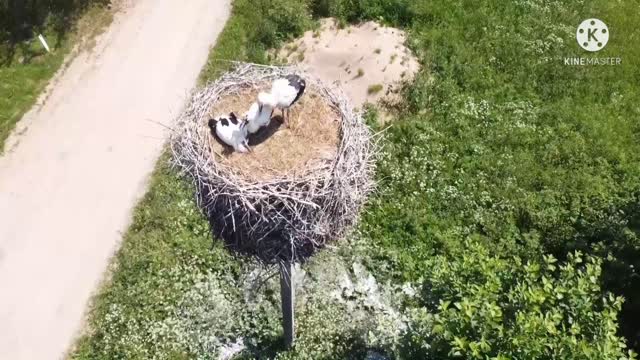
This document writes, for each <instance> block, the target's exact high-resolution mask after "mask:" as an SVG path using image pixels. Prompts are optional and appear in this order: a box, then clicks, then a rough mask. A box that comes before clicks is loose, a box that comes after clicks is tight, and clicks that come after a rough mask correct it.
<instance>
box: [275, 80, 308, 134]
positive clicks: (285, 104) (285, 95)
mask: <svg viewBox="0 0 640 360" xmlns="http://www.w3.org/2000/svg"><path fill="white" fill-rule="evenodd" d="M306 87H307V83H306V81H305V80H304V79H303V78H301V77H300V76H298V75H287V76H286V77H284V78H280V79H277V80H275V81H274V82H273V84H272V85H271V95H272V96H273V98H272V99H271V100H273V101H275V104H274V105H275V107H276V108H278V109H280V110H281V111H282V118H283V120H284V123H285V124H286V125H287V127H289V110H290V108H291V107H292V106H293V105H294V104H295V103H296V102H297V101H298V100H299V99H300V97H302V95H303V94H304V89H305V88H306Z"/></svg>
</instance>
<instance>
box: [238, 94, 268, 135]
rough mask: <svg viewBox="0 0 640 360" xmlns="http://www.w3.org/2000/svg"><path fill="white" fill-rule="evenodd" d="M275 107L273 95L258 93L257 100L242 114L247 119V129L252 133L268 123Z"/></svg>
mask: <svg viewBox="0 0 640 360" xmlns="http://www.w3.org/2000/svg"><path fill="white" fill-rule="evenodd" d="M275 107H276V101H275V97H274V96H273V95H271V94H269V93H264V92H261V93H260V94H258V101H257V102H254V103H253V104H252V105H251V107H250V108H249V111H247V112H246V113H245V114H244V118H245V119H246V121H247V130H248V131H249V133H250V134H253V133H255V132H257V131H258V130H260V128H261V127H263V126H267V125H269V123H270V122H271V116H272V115H273V109H274V108H275Z"/></svg>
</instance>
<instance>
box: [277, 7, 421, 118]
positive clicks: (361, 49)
mask: <svg viewBox="0 0 640 360" xmlns="http://www.w3.org/2000/svg"><path fill="white" fill-rule="evenodd" d="M404 43H405V34H404V32H403V31H401V30H398V29H395V28H391V27H385V26H382V25H380V24H378V23H376V22H373V21H369V22H366V23H363V24H360V25H354V26H348V27H345V28H343V29H339V27H338V25H337V23H336V21H335V20H333V19H323V20H321V26H320V28H319V29H317V30H315V31H307V32H306V33H305V34H304V36H302V38H300V39H297V40H295V41H293V42H291V43H289V44H287V45H286V46H284V47H283V48H282V49H281V50H280V51H279V53H278V57H279V58H281V59H284V60H286V61H287V62H289V63H298V64H300V65H302V66H303V67H304V68H306V69H307V70H308V71H309V72H311V73H313V74H315V75H316V76H318V77H319V78H320V79H321V80H323V81H324V82H326V83H333V82H337V83H338V84H339V85H340V86H341V87H342V88H343V89H344V90H345V92H346V93H347V95H349V97H350V98H351V100H352V102H353V104H354V106H356V107H361V106H362V105H363V104H364V103H366V102H370V103H375V102H377V101H378V100H380V99H381V98H382V97H385V96H390V97H393V94H394V93H395V91H396V90H397V89H398V88H399V85H400V84H401V83H402V82H403V81H411V80H412V79H413V77H414V76H415V74H416V72H417V71H418V70H419V63H418V61H417V59H416V58H415V56H413V54H412V53H411V51H410V50H409V49H408V48H407V47H405V46H404Z"/></svg>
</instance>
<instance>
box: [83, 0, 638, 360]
mask: <svg viewBox="0 0 640 360" xmlns="http://www.w3.org/2000/svg"><path fill="white" fill-rule="evenodd" d="M309 3H310V6H311V8H312V9H313V11H314V12H315V13H316V14H334V15H337V16H339V17H340V19H341V22H342V23H345V22H347V21H360V20H366V19H382V20H383V22H385V23H387V24H391V25H396V26H402V27H405V28H406V29H407V30H409V32H408V33H409V38H408V44H409V45H410V46H411V48H412V50H413V51H414V52H415V53H416V54H417V55H418V57H419V59H420V61H421V62H422V63H423V64H424V66H425V67H424V68H423V70H422V72H421V73H420V74H418V76H417V78H416V79H415V82H414V83H413V84H412V85H410V86H409V87H408V88H407V89H406V92H405V93H404V96H405V100H406V104H405V105H404V107H403V109H404V110H403V112H402V113H400V114H396V115H398V116H397V117H398V120H397V121H394V122H390V124H391V125H384V126H388V128H385V131H384V132H383V134H385V138H384V140H383V142H382V146H383V149H382V150H383V151H382V155H381V158H380V160H379V163H378V175H377V177H378V183H379V191H378V193H377V194H376V195H375V196H374V197H372V198H371V201H370V203H369V204H368V206H367V208H366V211H365V212H364V214H363V217H362V219H361V222H360V224H359V226H358V228H357V229H356V232H355V233H354V234H353V235H352V236H351V237H350V238H349V239H348V242H343V243H341V244H339V245H340V246H338V248H337V250H335V251H325V252H322V253H321V254H320V255H319V256H318V257H316V258H314V259H313V260H312V261H311V263H310V264H307V265H306V266H305V269H306V270H307V271H308V276H309V278H308V280H307V282H306V284H308V287H306V286H305V289H304V290H302V291H301V292H300V293H299V298H298V305H297V306H298V307H297V309H296V310H297V316H298V320H299V323H298V329H297V330H298V336H299V337H298V339H297V345H296V347H295V349H294V350H293V351H290V352H284V351H282V348H281V346H280V343H281V340H280V328H279V326H280V324H279V318H278V306H279V304H278V295H277V283H276V282H274V280H273V279H272V280H271V281H267V283H266V285H265V286H264V287H263V288H262V289H261V290H259V291H258V298H259V299H258V300H255V301H254V300H251V299H249V300H248V299H247V298H246V297H245V296H244V294H243V290H242V287H243V286H246V284H247V282H246V281H245V280H244V279H246V278H247V277H250V276H249V275H250V274H252V273H253V271H255V269H256V265H255V264H254V263H252V262H251V261H248V260H241V259H237V258H234V257H232V256H231V255H230V254H229V253H228V252H227V251H226V250H225V249H223V248H222V247H221V245H220V243H218V242H214V243H213V246H211V240H210V234H209V231H208V224H207V222H206V220H205V219H204V218H203V217H202V216H201V215H200V214H199V211H198V209H197V206H196V204H195V201H194V198H193V188H192V186H191V185H188V181H185V180H184V179H181V178H180V177H179V176H178V175H177V174H176V173H175V170H172V169H171V168H170V167H169V166H168V164H167V161H168V159H167V157H164V158H163V159H162V160H161V161H160V162H159V164H158V167H157V170H156V173H155V174H154V176H153V181H152V184H151V187H150V189H149V192H148V194H147V195H146V196H145V198H144V200H143V201H142V202H141V203H140V204H139V205H138V207H137V208H136V210H135V214H134V219H133V223H132V226H131V228H130V229H129V231H128V232H127V234H126V235H125V239H124V242H123V245H122V248H121V250H120V251H119V252H118V255H117V256H116V258H115V260H114V265H113V276H112V278H111V279H110V280H109V281H108V282H107V283H106V284H105V286H104V287H103V289H102V290H101V292H100V294H99V295H98V296H97V297H96V299H95V302H94V308H93V310H92V311H91V317H90V318H91V320H90V325H91V326H90V329H89V331H88V333H87V335H86V336H84V337H83V338H82V339H81V341H80V342H79V346H78V349H77V351H76V352H75V353H74V355H73V356H72V357H73V358H79V359H113V358H127V359H146V358H151V357H153V356H158V357H160V358H177V359H183V358H184V359H186V358H195V357H197V356H200V357H206V356H207V355H209V356H211V354H212V353H213V352H214V350H212V349H217V348H219V347H220V346H222V345H223V344H225V343H229V342H234V341H236V340H237V339H239V338H243V339H245V340H246V343H245V345H247V350H246V351H245V352H244V353H243V354H241V357H240V358H253V357H260V356H261V357H263V358H272V357H277V358H284V359H305V358H312V359H320V358H326V359H329V358H336V359H343V358H363V357H364V354H365V353H366V351H368V350H376V351H379V352H381V353H385V354H387V355H390V356H392V357H395V358H406V359H411V358H424V357H426V356H432V357H434V356H435V357H434V358H445V357H451V355H452V354H454V353H456V352H457V353H460V354H461V357H462V358H472V357H473V354H474V351H475V352H477V351H484V353H483V354H485V355H487V356H490V357H491V356H497V355H498V353H500V354H502V355H504V354H507V355H514V353H513V352H512V351H515V352H516V353H517V352H518V351H521V353H525V352H522V351H526V353H527V354H535V355H532V356H533V357H534V358H553V356H552V355H550V354H555V358H569V356H570V355H571V356H574V357H575V358H581V356H582V357H584V358H587V356H586V355H585V354H591V355H590V356H591V357H592V358H604V357H605V356H606V357H607V358H612V357H615V358H618V357H622V356H623V354H622V353H621V352H619V351H618V350H620V349H619V348H618V347H617V346H618V345H617V344H618V343H619V342H620V341H621V340H620V339H619V338H618V337H616V331H617V326H618V322H620V323H621V324H622V329H620V331H618V335H620V333H622V334H624V335H626V336H627V342H628V344H630V345H632V346H638V343H637V336H636V335H634V334H635V331H637V329H638V328H637V324H635V323H634V319H636V318H637V314H638V313H640V312H639V309H640V294H639V293H638V289H640V284H638V280H637V279H638V277H637V273H636V271H637V270H634V269H638V268H639V267H640V264H639V263H638V259H640V254H639V251H640V241H639V240H638V232H639V230H640V205H638V204H639V203H640V168H639V167H638V164H639V163H640V144H639V143H638V142H637V137H638V136H640V125H639V123H638V121H637V119H638V118H639V115H640V109H639V108H638V106H637V104H638V95H637V94H638V84H639V83H640V66H638V61H640V48H638V47H633V46H629V45H628V44H629V43H630V41H631V40H632V39H635V38H637V37H638V31H640V30H638V29H637V27H635V25H634V18H633V16H632V15H631V14H634V12H633V11H634V9H635V8H634V6H636V5H637V2H628V3H624V4H621V3H616V4H608V3H604V2H594V1H584V2H582V3H580V4H575V3H574V2H569V1H566V2H562V1H560V2H553V3H548V2H543V1H534V0H529V1H522V2H502V1H498V0H495V1H492V0H485V1H480V2H470V1H463V0H461V1H454V2H451V1H422V0H420V1H413V0H392V1H380V0H366V1H359V2H353V1H347V0H342V1H341V0H335V1H310V2H309ZM301 4H302V5H301ZM269 7H273V8H276V9H279V10H278V11H275V12H273V13H269V14H278V13H281V12H282V13H287V14H289V15H288V17H284V20H282V19H280V17H279V16H278V17H276V18H271V17H270V16H263V17H258V18H257V17H256V16H255V13H256V12H255V11H254V10H255V9H261V8H269ZM577 9H580V11H578V10H577ZM306 11H307V10H306V7H305V6H304V4H303V3H301V2H297V1H285V0H278V1H276V0H271V1H270V0H261V1H258V2H249V1H248V0H236V1H235V2H234V10H233V15H232V17H231V19H230V20H229V22H228V23H227V25H226V27H225V29H224V31H223V32H222V34H221V36H220V38H219V40H218V43H217V45H216V47H215V48H214V49H213V50H212V52H211V56H210V60H209V62H208V63H207V66H206V67H205V69H204V70H203V73H202V76H201V82H206V81H208V80H211V79H214V78H215V77H216V76H218V75H219V74H221V73H222V72H223V71H225V70H226V69H228V68H229V66H230V64H229V63H228V62H227V61H224V60H248V61H254V62H265V61H267V59H266V57H265V54H264V53H265V50H266V49H268V48H271V47H276V46H278V45H279V44H281V43H282V41H284V40H286V39H287V38H288V37H289V36H292V35H296V34H297V35H299V34H300V33H301V32H302V31H303V30H305V29H307V28H311V27H312V25H313V24H310V20H309V18H308V16H307V15H305V14H306V13H305V12H306ZM583 12H584V13H589V14H598V16H600V17H601V18H603V19H604V20H605V22H607V23H608V24H609V28H610V29H611V33H612V39H611V40H610V43H609V44H608V45H607V48H606V49H605V50H603V51H602V52H601V53H599V55H598V56H621V57H622V58H623V65H622V66H620V67H580V68H577V67H567V66H565V65H563V64H562V58H563V57H564V56H589V54H585V53H584V52H582V51H581V50H580V49H579V48H578V46H577V44H575V39H574V31H575V26H577V24H578V23H579V22H580V21H581V20H583V17H585V15H584V13H583ZM281 20H282V21H281ZM287 20H288V21H289V23H288V22H287ZM514 23H517V24H518V26H517V27H514V26H513V24H514ZM291 29H293V30H291ZM614 29H615V34H616V36H615V37H614V36H613V34H614ZM540 34H544V37H543V38H540ZM614 39H617V40H615V41H614ZM600 54H601V55H600ZM375 116H376V115H375V112H373V111H369V112H367V116H366V120H367V123H368V124H369V125H370V126H372V127H374V128H376V130H380V129H378V128H377V127H378V126H380V125H378V121H376V119H375ZM387 124H389V123H387ZM576 250H580V251H582V252H583V253H585V254H588V255H593V256H596V257H600V258H603V259H604V262H603V266H602V269H600V267H599V264H600V260H591V258H590V257H589V258H587V257H585V260H584V261H583V260H580V261H577V260H576V259H578V258H579V259H582V258H583V257H582V256H578V257H576V256H573V255H569V254H573V253H574V251H576ZM549 253H552V254H554V255H555V256H556V257H558V258H559V259H560V262H557V263H556V260H555V259H553V258H552V257H550V256H548V255H546V254H549ZM515 256H517V257H518V258H517V259H516V258H514V257H515ZM586 259H590V260H586ZM563 261H566V262H563ZM582 262H586V263H588V265H586V266H583V263H582ZM360 263H362V264H364V265H365V267H364V270H363V269H362V268H361V267H360V265H359V264H360ZM527 263H528V264H529V265H526V264H527ZM541 266H544V268H543V271H537V270H536V268H540V267H541ZM367 269H368V270H367ZM513 269H515V270H513ZM559 269H561V271H560V270H559ZM498 270H499V271H498ZM601 271H602V272H601ZM369 275H371V277H369ZM345 278H347V279H351V281H352V282H353V283H354V284H356V285H355V289H357V290H355V291H354V290H353V289H352V288H349V286H346V288H345V287H343V286H344V283H345V282H346V283H348V281H346V280H344V279H345ZM372 278H373V279H374V280H373V281H374V282H375V284H377V286H376V288H378V290H377V291H371V290H370V289H371V286H367V285H366V284H367V281H369V280H370V279H372ZM545 282H549V283H550V284H556V285H552V286H551V288H549V286H547V285H546V283H545ZM522 289H530V290H526V291H525V290H522ZM330 291H333V293H328V292H330ZM608 291H613V292H614V293H615V294H618V295H624V296H625V297H626V302H625V304H624V305H623V307H622V310H621V312H620V313H618V312H619V306H620V303H619V302H618V300H617V299H614V298H609V297H608V295H607V292H608ZM336 292H337V294H336ZM414 292H415V295H411V296H410V295H407V294H411V293H414ZM297 295H298V294H297ZM507 295H508V296H507ZM372 296H374V297H375V296H379V297H376V299H377V298H379V299H380V302H381V304H382V305H380V307H376V306H372V305H371V302H370V300H371V297H372ZM443 304H449V305H446V306H445V305H443ZM487 306H491V307H490V308H488V307H487ZM502 308H504V311H503V310H502ZM461 309H464V310H461ZM383 314H386V315H383ZM390 314H402V315H403V316H405V317H406V319H405V321H407V323H408V324H410V325H411V326H412V328H411V329H412V332H411V334H410V335H411V336H408V337H402V336H400V335H399V334H398V333H395V332H394V331H392V330H394V329H399V328H400V327H401V322H398V321H399V320H398V318H397V317H394V316H388V315H390ZM496 314H498V315H496ZM515 314H519V315H520V316H522V318H518V317H517V316H516V315H515ZM436 315H437V316H436ZM558 316H560V320H558V319H557V317H558ZM516 319H517V321H516ZM434 324H435V325H436V326H434ZM573 324H578V325H579V326H580V327H581V329H582V330H581V332H580V333H579V334H578V335H576V334H575V333H573V331H575V330H571V331H569V330H567V329H573V328H574V325H573ZM501 326H503V327H506V328H501ZM563 327H564V328H563ZM496 329H498V330H496ZM444 330H446V331H447V333H443V331H444ZM548 331H549V332H551V331H556V332H557V333H556V335H554V336H552V337H550V338H548V337H549V336H550V335H549V334H548ZM501 333H509V334H513V336H514V337H513V339H516V338H517V339H521V341H522V342H521V343H519V344H513V343H512V342H510V341H507V342H505V341H503V340H502V339H503V338H504V336H501V335H500V334H501ZM547 340H549V341H547ZM487 344H491V346H490V349H488V350H487V349H486V345H487ZM576 344H578V345H576ZM612 344H614V345H613V346H611V345H612ZM425 345H434V347H433V348H431V349H430V348H429V347H427V346H425ZM436 345H437V346H436ZM479 349H480V350H479ZM568 349H570V350H568ZM582 351H584V352H585V353H581V352H582ZM559 354H560V355H559ZM514 356H518V355H514Z"/></svg>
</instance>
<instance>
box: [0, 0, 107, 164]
mask: <svg viewBox="0 0 640 360" xmlns="http://www.w3.org/2000/svg"><path fill="white" fill-rule="evenodd" d="M76 16H78V17H77V19H76V20H75V21H73V23H72V25H71V24H70V25H69V26H72V28H71V29H67V30H66V31H65V32H64V33H60V32H58V31H55V29H53V28H52V27H45V30H44V36H45V38H46V39H47V41H48V43H49V46H50V48H51V49H52V52H51V53H47V52H46V51H45V49H44V48H43V47H42V45H41V44H40V42H39V41H38V39H37V38H36V39H32V40H30V41H24V42H21V43H18V44H14V45H13V46H12V47H13V50H12V51H10V52H9V50H8V49H5V47H0V58H2V64H1V65H0V153H2V150H3V145H4V142H5V140H6V139H7V137H8V136H9V134H10V133H11V131H12V130H13V128H14V126H15V125H16V123H17V122H18V121H19V120H20V118H22V116H23V115H24V113H25V112H27V111H28V110H29V109H30V108H31V107H32V106H33V105H34V104H35V102H36V100H37V99H38V97H39V96H40V94H41V93H42V91H43V90H44V89H45V87H46V86H47V84H48V83H49V80H51V78H52V77H53V75H54V74H55V73H56V72H57V71H58V69H59V68H60V66H61V65H62V64H63V62H64V59H65V57H66V56H67V55H69V53H70V52H71V50H72V49H73V48H74V46H76V45H80V46H81V47H83V48H86V47H90V46H91V42H92V39H93V38H94V37H95V36H96V35H97V34H99V33H100V32H101V31H102V30H103V29H104V28H105V27H106V26H107V25H108V24H109V23H110V22H111V19H112V12H111V10H109V9H107V8H106V6H104V5H92V6H89V7H88V8H86V9H83V11H82V13H81V15H76Z"/></svg>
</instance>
